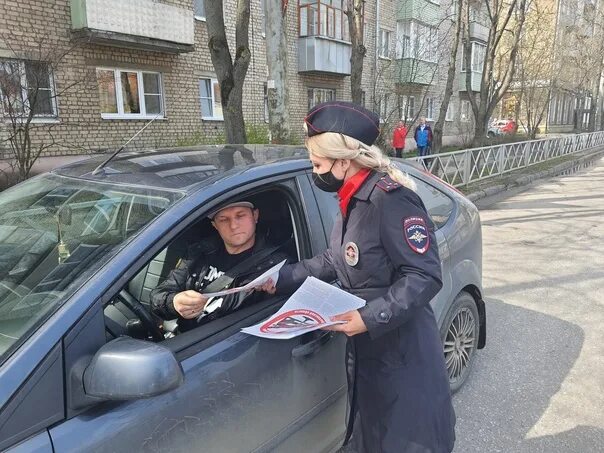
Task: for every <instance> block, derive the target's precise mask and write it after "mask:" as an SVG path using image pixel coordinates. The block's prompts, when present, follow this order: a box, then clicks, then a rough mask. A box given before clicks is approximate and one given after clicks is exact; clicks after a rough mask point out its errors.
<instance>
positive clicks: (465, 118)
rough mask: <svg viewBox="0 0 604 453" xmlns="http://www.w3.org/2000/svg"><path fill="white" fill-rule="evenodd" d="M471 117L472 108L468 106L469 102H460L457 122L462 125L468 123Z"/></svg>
mask: <svg viewBox="0 0 604 453" xmlns="http://www.w3.org/2000/svg"><path fill="white" fill-rule="evenodd" d="M464 110H466V111H467V113H464ZM471 115H472V106H471V105H470V101H466V100H462V101H461V102H460V109H459V121H460V122H462V123H469V122H470V121H471Z"/></svg>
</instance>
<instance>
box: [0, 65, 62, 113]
mask: <svg viewBox="0 0 604 453" xmlns="http://www.w3.org/2000/svg"><path fill="white" fill-rule="evenodd" d="M30 109H31V112H33V117H34V118H54V117H56V116H57V105H56V97H55V90H54V80H53V76H52V71H51V69H50V67H49V65H48V64H47V63H44V62H41V61H22V60H0V112H1V113H2V114H4V115H5V116H9V117H12V118H18V117H27V116H29V113H30Z"/></svg>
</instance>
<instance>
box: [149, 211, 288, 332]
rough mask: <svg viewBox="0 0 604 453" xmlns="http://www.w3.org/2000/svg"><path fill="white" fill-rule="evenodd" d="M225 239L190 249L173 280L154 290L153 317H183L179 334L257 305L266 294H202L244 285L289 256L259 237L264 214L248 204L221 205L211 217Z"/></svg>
mask: <svg viewBox="0 0 604 453" xmlns="http://www.w3.org/2000/svg"><path fill="white" fill-rule="evenodd" d="M208 217H209V218H210V219H211V221H212V225H213V226H214V228H215V229H216V230H217V231H218V234H219V235H220V238H221V241H207V240H206V241H202V242H200V243H197V244H194V245H192V246H191V247H190V248H189V251H188V254H187V257H186V258H184V259H180V260H179V261H178V263H177V265H176V269H174V270H172V271H171V272H170V275H169V276H168V278H167V279H166V280H165V281H164V282H163V283H161V284H160V285H159V286H157V287H156V288H155V289H153V291H151V306H152V310H153V313H155V314H156V315H157V316H159V317H160V318H162V319H166V320H169V319H175V318H178V329H179V331H180V332H185V331H187V330H190V329H193V328H195V327H197V326H198V325H200V324H203V323H206V322H207V321H209V320H212V319H215V318H217V317H219V316H221V315H224V314H226V313H228V312H232V311H234V310H236V309H238V308H239V307H240V306H241V304H242V303H244V302H245V303H246V304H247V303H253V302H256V301H258V300H259V299H261V298H262V297H265V296H264V294H265V293H261V292H254V291H247V292H246V291H244V292H239V293H235V294H229V295H226V296H223V297H214V298H208V297H206V296H204V295H203V293H210V292H218V291H220V290H223V289H226V288H229V287H237V286H242V285H245V284H246V283H248V282H250V281H252V280H253V279H254V278H256V277H258V276H259V275H261V274H262V273H263V272H264V271H266V270H267V269H269V268H271V267H272V266H274V265H276V264H278V263H279V262H281V261H283V260H285V259H287V258H288V256H287V255H286V254H285V253H282V252H280V251H279V250H278V247H276V246H274V245H272V244H269V243H268V242H267V241H266V239H265V238H264V237H262V236H260V235H257V234H256V225H257V223H258V218H259V211H258V209H256V208H255V207H254V205H253V204H252V203H251V202H249V201H237V202H234V203H230V204H227V205H226V206H222V207H221V208H219V209H218V210H216V211H214V212H211V213H210V215H209V216H208Z"/></svg>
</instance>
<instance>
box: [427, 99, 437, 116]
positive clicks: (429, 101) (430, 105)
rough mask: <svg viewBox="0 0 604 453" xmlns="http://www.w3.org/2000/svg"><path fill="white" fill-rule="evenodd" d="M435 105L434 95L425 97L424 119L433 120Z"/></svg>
mask: <svg viewBox="0 0 604 453" xmlns="http://www.w3.org/2000/svg"><path fill="white" fill-rule="evenodd" d="M435 106H436V102H435V98H434V97H427V98H426V121H434V108H435Z"/></svg>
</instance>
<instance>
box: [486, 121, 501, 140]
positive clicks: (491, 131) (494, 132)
mask: <svg viewBox="0 0 604 453" xmlns="http://www.w3.org/2000/svg"><path fill="white" fill-rule="evenodd" d="M500 135H503V132H501V129H499V128H498V127H496V126H495V125H494V124H491V125H490V126H489V128H488V129H487V137H489V138H495V137H498V136H500Z"/></svg>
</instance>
